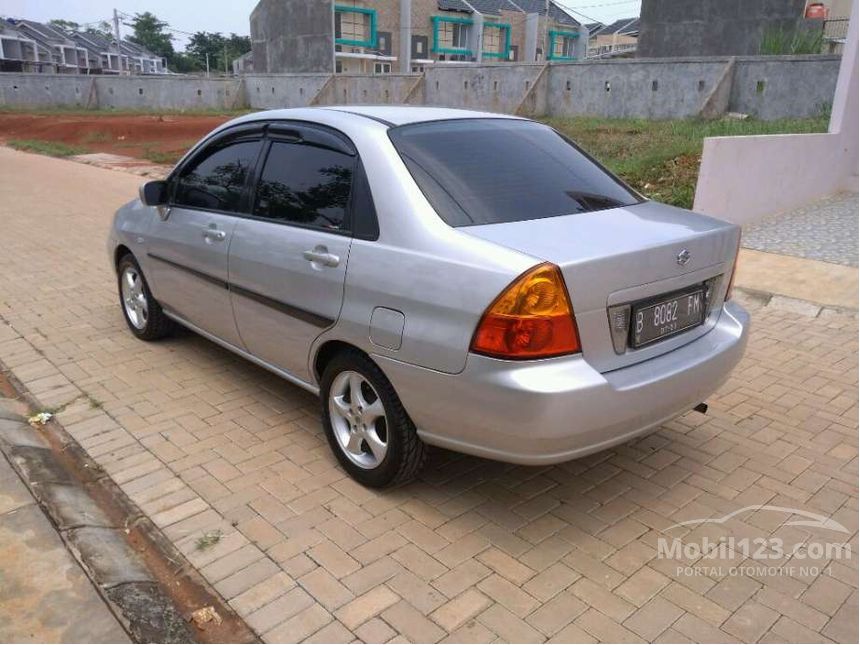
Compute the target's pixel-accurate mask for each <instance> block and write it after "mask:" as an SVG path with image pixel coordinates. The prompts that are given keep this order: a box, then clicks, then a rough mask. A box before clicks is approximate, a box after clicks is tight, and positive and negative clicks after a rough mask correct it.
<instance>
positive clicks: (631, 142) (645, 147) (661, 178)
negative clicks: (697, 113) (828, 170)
mask: <svg viewBox="0 0 860 645" xmlns="http://www.w3.org/2000/svg"><path fill="white" fill-rule="evenodd" d="M541 120H542V121H543V122H544V123H547V124H549V125H551V126H552V127H554V128H556V129H557V130H559V131H560V132H563V133H564V134H566V135H567V136H569V137H570V138H571V139H573V140H574V141H576V142H577V143H578V144H579V145H580V146H582V147H583V148H584V149H585V150H586V151H588V153H589V154H591V155H592V156H594V157H595V158H596V159H598V160H599V161H600V162H601V163H602V164H604V165H605V166H606V167H607V168H609V169H610V170H611V171H612V172H614V173H615V174H617V175H618V176H620V177H621V178H622V179H624V180H625V181H626V182H627V183H629V184H630V185H631V186H633V188H635V189H636V190H638V191H639V192H641V193H642V194H644V195H646V196H647V197H649V198H650V199H654V200H657V201H661V202H665V203H667V204H672V205H675V206H680V207H682V208H691V207H692V206H693V195H694V194H695V191H696V181H697V180H698V177H699V164H700V162H701V158H702V143H703V141H704V139H705V137H724V136H740V135H751V134H787V133H804V132H826V131H827V123H828V118H827V116H826V115H822V116H820V117H816V118H812V119H785V120H780V121H757V120H755V119H747V120H743V121H739V120H734V119H722V120H718V121H702V120H694V119H689V120H676V121H648V120H645V119H598V118H591V117H574V118H544V119H541Z"/></svg>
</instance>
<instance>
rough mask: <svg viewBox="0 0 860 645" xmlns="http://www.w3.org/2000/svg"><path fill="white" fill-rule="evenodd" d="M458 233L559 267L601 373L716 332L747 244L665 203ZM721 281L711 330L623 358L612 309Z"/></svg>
mask: <svg viewBox="0 0 860 645" xmlns="http://www.w3.org/2000/svg"><path fill="white" fill-rule="evenodd" d="M457 230H458V231H460V232H463V233H466V234H468V235H473V236H475V237H479V238H482V239H484V240H487V241H490V242H493V243H495V244H499V245H502V246H506V247H508V248H512V249H515V250H517V251H520V252H522V253H526V254H528V255H531V256H533V257H534V258H536V259H537V260H543V261H548V262H552V263H553V264H556V265H558V266H559V267H560V268H561V271H562V274H563V275H564V280H565V283H566V284H567V288H568V292H569V295H570V300H571V303H572V305H573V310H574V314H575V315H576V322H577V325H578V328H579V335H580V340H581V342H582V353H583V356H584V357H585V359H586V360H587V361H588V362H589V364H591V365H592V366H593V367H594V368H595V369H597V370H599V371H601V372H605V371H609V370H613V369H618V368H621V367H625V366H627V365H631V364H633V363H636V362H639V361H643V360H647V359H649V358H652V357H654V356H658V355H660V354H664V353H666V352H668V351H671V350H672V349H675V348H676V347H679V346H680V345H683V344H686V343H688V342H690V341H691V340H694V339H695V338H698V337H699V336H701V335H702V334H704V333H706V332H707V331H708V330H709V329H710V328H711V327H713V325H714V324H715V323H716V319H717V317H718V315H719V310H720V305H721V304H722V302H723V299H724V297H725V291H726V287H727V286H728V278H729V273H730V272H731V268H732V263H733V261H734V256H735V253H736V250H737V245H738V240H739V237H740V228H739V227H738V226H736V225H734V224H730V223H728V222H723V221H721V220H717V219H714V218H711V217H707V216H705V215H699V214H697V213H692V212H690V211H686V210H682V209H680V208H674V207H672V206H666V205H664V204H659V203H657V202H643V203H640V204H635V205H633V206H626V207H622V208H613V209H608V210H601V211H593V212H588V213H579V214H575V215H566V216H561V217H548V218H544V219H537V220H528V221H521V222H510V223H501V224H488V225H482V226H469V227H461V228H458V229H457ZM683 251H686V252H687V254H689V259H688V260H687V261H686V263H682V262H679V255H680V254H681V253H682V252H683ZM685 255H686V254H685ZM716 276H723V278H722V279H720V280H716V281H715V283H714V289H713V296H712V298H711V301H710V311H709V314H708V316H707V318H706V320H705V324H703V325H700V326H697V327H694V328H692V329H689V330H687V331H684V332H681V333H679V334H677V335H675V336H672V337H670V338H666V339H664V340H660V341H657V342H655V343H653V344H652V345H648V346H646V347H642V348H639V349H631V348H629V347H628V348H626V349H625V350H623V351H622V353H618V352H617V351H616V349H615V347H614V346H613V342H612V334H611V332H610V323H609V312H608V308H609V307H611V306H614V305H620V304H626V303H635V302H638V301H642V300H646V299H650V298H654V297H655V296H659V295H661V294H664V293H670V292H674V291H678V290H680V289H685V288H687V287H690V286H693V285H696V284H699V283H704V282H705V281H706V280H709V279H711V278H714V277H716Z"/></svg>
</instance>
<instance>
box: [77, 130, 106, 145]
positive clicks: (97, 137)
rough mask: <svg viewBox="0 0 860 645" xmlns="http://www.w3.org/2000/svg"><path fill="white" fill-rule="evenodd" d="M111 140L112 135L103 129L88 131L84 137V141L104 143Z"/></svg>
mask: <svg viewBox="0 0 860 645" xmlns="http://www.w3.org/2000/svg"><path fill="white" fill-rule="evenodd" d="M109 140H110V135H109V134H108V133H107V132H102V131H101V130H95V131H93V132H87V134H86V135H85V136H84V139H83V141H84V143H104V142H106V141H109Z"/></svg>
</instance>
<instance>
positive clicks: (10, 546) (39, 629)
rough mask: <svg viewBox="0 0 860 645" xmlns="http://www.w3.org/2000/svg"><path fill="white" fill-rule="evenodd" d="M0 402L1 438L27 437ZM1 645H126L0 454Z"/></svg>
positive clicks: (22, 426)
mask: <svg viewBox="0 0 860 645" xmlns="http://www.w3.org/2000/svg"><path fill="white" fill-rule="evenodd" d="M9 403H10V402H9V400H8V399H0V437H2V436H3V435H4V434H5V433H12V432H16V433H20V432H25V433H26V432H27V431H28V430H29V426H27V425H26V424H22V423H21V422H20V420H17V421H16V420H12V419H10V418H7V417H12V416H13V415H12V414H10V409H11V406H10V404H9ZM0 563H2V566H0V642H4V643H13V642H15V643H128V642H129V638H128V636H127V635H126V633H125V630H124V629H123V628H122V627H121V626H120V624H119V621H117V619H116V618H115V617H114V615H113V613H111V611H110V610H109V609H108V607H107V605H106V604H105V603H104V601H103V600H102V598H101V596H99V594H98V593H97V592H96V590H95V588H94V587H93V585H92V583H91V582H90V580H89V578H87V576H86V575H85V574H84V572H83V570H82V569H81V567H80V565H79V564H78V563H77V561H76V560H75V559H74V557H72V554H71V553H69V551H68V550H67V549H66V545H65V544H64V543H63V541H62V540H61V539H60V536H59V534H58V533H57V531H56V530H55V529H54V526H53V525H52V524H51V522H50V521H49V520H48V518H47V517H45V514H44V513H43V512H42V509H41V508H39V506H38V505H37V504H36V500H35V499H33V497H32V495H30V492H29V490H28V489H27V487H26V486H25V485H24V484H23V482H22V481H21V480H20V479H19V477H18V475H17V473H16V472H15V471H14V470H13V469H12V466H11V465H10V464H9V462H8V461H7V460H6V457H5V456H4V455H3V454H2V453H0Z"/></svg>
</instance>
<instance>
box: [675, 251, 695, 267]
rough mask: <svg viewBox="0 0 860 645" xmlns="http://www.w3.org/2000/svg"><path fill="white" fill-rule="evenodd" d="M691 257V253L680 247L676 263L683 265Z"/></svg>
mask: <svg viewBox="0 0 860 645" xmlns="http://www.w3.org/2000/svg"><path fill="white" fill-rule="evenodd" d="M691 257H693V256H692V254H691V253H690V252H689V251H688V250H687V249H682V250H681V252H680V253H679V254H678V264H680V265H681V266H684V265H685V264H687V262H689V261H690V258H691Z"/></svg>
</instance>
